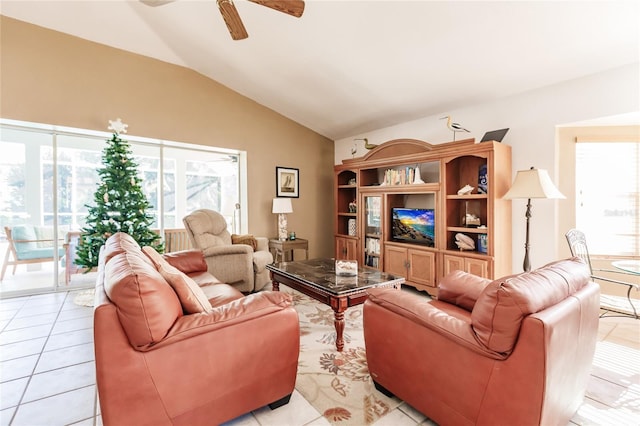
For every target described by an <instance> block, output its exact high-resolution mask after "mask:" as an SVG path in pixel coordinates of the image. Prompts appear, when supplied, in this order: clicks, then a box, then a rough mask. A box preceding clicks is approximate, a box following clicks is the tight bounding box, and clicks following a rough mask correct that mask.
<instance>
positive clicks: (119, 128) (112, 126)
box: [107, 118, 129, 135]
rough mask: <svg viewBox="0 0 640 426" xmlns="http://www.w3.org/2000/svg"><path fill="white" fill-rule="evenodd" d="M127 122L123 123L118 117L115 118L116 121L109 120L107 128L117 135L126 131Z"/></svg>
mask: <svg viewBox="0 0 640 426" xmlns="http://www.w3.org/2000/svg"><path fill="white" fill-rule="evenodd" d="M127 127H129V125H128V124H124V123H123V122H122V120H121V119H120V118H117V119H116V121H113V120H109V127H107V128H108V129H109V130H113V132H114V133H115V134H117V135H119V134H120V133H127Z"/></svg>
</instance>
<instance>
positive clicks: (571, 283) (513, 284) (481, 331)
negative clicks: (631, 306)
mask: <svg viewBox="0 0 640 426" xmlns="http://www.w3.org/2000/svg"><path fill="white" fill-rule="evenodd" d="M588 282H589V268H588V267H587V265H585V264H584V263H583V262H582V261H580V259H578V258H573V259H566V260H560V261H556V262H552V263H549V264H547V265H545V266H543V267H542V268H540V269H537V270H535V271H531V272H525V273H522V274H518V275H512V276H508V277H504V278H500V279H498V280H495V281H493V282H492V283H490V284H489V285H488V286H487V287H486V288H485V289H484V291H483V292H482V294H481V295H480V297H478V300H477V301H476V304H475V306H474V307H473V311H472V313H471V321H472V326H473V330H474V332H475V334H476V337H477V339H478V341H479V342H480V343H481V344H483V345H484V346H485V347H487V348H488V349H490V350H493V351H495V352H498V353H510V352H511V350H512V349H513V346H514V345H515V342H516V340H517V338H518V334H519V332H520V324H521V323H522V319H523V318H524V317H525V316H527V315H529V314H532V313H535V312H539V311H541V310H543V309H545V308H548V307H549V306H552V305H555V304H556V303H558V302H560V301H561V300H564V299H565V298H567V297H568V296H570V295H571V294H573V293H575V292H576V291H578V290H580V289H581V288H582V287H584V286H585V285H586V284H587V283H588Z"/></svg>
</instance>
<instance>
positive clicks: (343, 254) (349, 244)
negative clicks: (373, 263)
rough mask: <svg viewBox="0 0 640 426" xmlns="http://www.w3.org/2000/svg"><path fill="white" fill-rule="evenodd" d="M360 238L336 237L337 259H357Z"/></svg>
mask: <svg viewBox="0 0 640 426" xmlns="http://www.w3.org/2000/svg"><path fill="white" fill-rule="evenodd" d="M357 256H358V240H356V239H354V238H344V237H336V259H337V260H357V259H358V258H357Z"/></svg>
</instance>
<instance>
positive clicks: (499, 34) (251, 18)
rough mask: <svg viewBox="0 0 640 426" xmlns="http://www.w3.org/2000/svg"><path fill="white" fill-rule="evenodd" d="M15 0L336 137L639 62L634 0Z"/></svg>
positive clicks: (4, 8) (46, 19)
mask: <svg viewBox="0 0 640 426" xmlns="http://www.w3.org/2000/svg"><path fill="white" fill-rule="evenodd" d="M235 4H236V7H237V10H238V13H239V15H240V17H241V19H242V21H243V22H244V25H245V27H246V29H247V31H248V33H249V37H248V38H247V39H245V40H241V41H233V40H232V39H231V37H230V36H229V33H228V32H227V28H226V26H225V23H224V21H223V19H222V17H221V15H220V13H219V11H218V8H217V6H216V2H215V1H214V0H198V1H194V0H176V1H174V2H171V3H168V4H165V5H162V6H159V7H149V6H147V5H145V4H142V3H141V2H139V1H122V0H102V1H55V0H49V1H30V0H21V1H10V0H3V1H2V2H0V13H1V14H3V15H6V16H9V17H12V18H15V19H19V20H22V21H26V22H30V23H33V24H36V25H39V26H43V27H47V28H50V29H54V30H57V31H61V32H64V33H68V34H71V35H74V36H77V37H81V38H84V39H87V40H92V41H95V42H99V43H103V44H106V45H109V46H113V47H117V48H120V49H124V50H127V51H131V52H135V53H138V54H142V55H145V56H150V57H153V58H157V59H160V60H163V61H166V62H170V63H174V64H177V65H181V66H185V67H188V68H191V69H193V70H195V71H197V72H199V73H201V74H203V75H206V76H208V77H210V78H211V79H213V80H216V81H218V82H220V83H222V84H224V85H226V86H228V87H229V88H231V89H233V90H235V91H237V92H239V93H241V94H243V95H245V96H247V97H249V98H251V99H253V100H255V101H256V102H259V103H260V104H263V105H265V106H267V107H269V108H271V109H273V110H275V111H277V112H279V113H281V114H282V115H284V116H286V117H289V118H291V119H292V120H295V121H296V122H298V123H300V124H302V125H305V126H307V127H309V128H310V129H312V130H315V131H316V132H318V133H320V134H322V135H324V136H327V137H329V138H331V139H340V138H344V137H347V136H351V135H354V134H358V133H362V132H366V131H370V130H374V129H379V128H382V127H386V126H390V125H394V124H397V123H401V122H405V121H409V120H413V119H417V118H420V117H425V116H429V115H432V114H446V113H447V112H448V111H450V110H453V109H456V108H460V107H465V106H469V105H473V104H479V103H483V102H487V101H491V100H493V99H497V98H501V97H505V96H510V95H514V94H517V93H521V92H525V91H528V90H531V89H535V88H539V87H543V86H547V85H551V84H555V83H559V82H562V81H566V80H571V79H575V78H579V77H582V76H586V75H589V74H594V73H598V72H601V71H604V70H608V69H612V68H616V67H619V66H623V65H626V64H630V63H636V62H638V60H639V54H640V35H639V27H640V25H639V24H638V22H640V2H637V1H531V2H520V1H496V2H485V1H467V2H460V1H442V2H437V1H392V0H388V1H376V0H370V1H337V0H335V1H329V0H310V1H307V2H306V7H305V11H304V14H303V15H302V17H301V18H294V17H291V16H288V15H286V14H283V13H279V12H277V11H274V10H272V9H269V8H266V7H263V6H261V5H258V4H255V3H251V2H247V1H236V2H235Z"/></svg>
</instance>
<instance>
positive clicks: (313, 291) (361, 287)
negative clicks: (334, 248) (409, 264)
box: [267, 258, 404, 352]
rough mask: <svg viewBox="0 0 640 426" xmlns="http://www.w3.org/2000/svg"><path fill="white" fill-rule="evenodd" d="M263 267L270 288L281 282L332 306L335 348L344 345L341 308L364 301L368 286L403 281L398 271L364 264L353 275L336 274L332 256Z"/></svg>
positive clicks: (341, 348)
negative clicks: (389, 270)
mask: <svg viewBox="0 0 640 426" xmlns="http://www.w3.org/2000/svg"><path fill="white" fill-rule="evenodd" d="M267 269H268V270H269V271H270V273H271V281H272V282H273V290H274V291H279V290H280V287H279V285H280V284H284V285H286V286H289V287H291V288H293V289H295V290H298V291H299V292H301V293H304V294H306V295H307V296H309V297H312V298H313V299H315V300H317V301H319V302H322V303H324V304H325V305H328V306H330V307H331V309H333V312H334V322H333V323H334V325H335V328H336V349H337V350H338V352H342V350H343V349H344V338H343V333H344V312H345V311H346V310H347V308H349V307H350V306H356V305H360V304H362V303H364V301H365V300H366V299H367V289H369V288H372V287H393V288H396V289H400V287H401V286H402V283H403V282H404V278H403V277H401V276H399V275H392V274H387V273H385V272H381V271H379V270H377V269H375V268H370V267H368V266H359V267H358V271H357V275H355V276H338V275H336V270H335V259H327V258H322V259H311V260H300V261H296V262H280V263H273V264H270V265H267Z"/></svg>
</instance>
